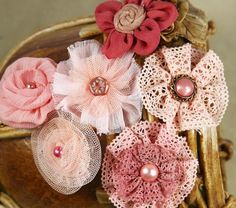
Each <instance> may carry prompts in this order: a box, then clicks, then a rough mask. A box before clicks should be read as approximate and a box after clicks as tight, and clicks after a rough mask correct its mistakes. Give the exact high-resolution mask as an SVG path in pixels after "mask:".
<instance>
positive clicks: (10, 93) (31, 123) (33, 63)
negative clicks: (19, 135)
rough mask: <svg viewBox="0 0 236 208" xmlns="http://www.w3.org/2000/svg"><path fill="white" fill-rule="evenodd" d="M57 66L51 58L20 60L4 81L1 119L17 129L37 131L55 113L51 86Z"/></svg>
mask: <svg viewBox="0 0 236 208" xmlns="http://www.w3.org/2000/svg"><path fill="white" fill-rule="evenodd" d="M55 70H56V63H55V62H54V61H52V60H51V59H48V58H20V59H18V60H17V61H15V62H14V63H13V64H11V65H10V66H9V67H8V68H7V69H6V71H5V73H4V75H3V77H2V79H1V81H0V120H1V121H2V122H3V123H5V124H7V125H9V126H12V127H16V128H27V129H28V128H35V127H37V126H39V125H41V124H42V123H44V122H45V120H46V119H47V116H48V114H49V113H50V112H51V111H52V110H54V103H53V99H52V92H51V87H50V85H51V83H52V79H53V75H54V73H55Z"/></svg>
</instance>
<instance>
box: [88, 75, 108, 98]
mask: <svg viewBox="0 0 236 208" xmlns="http://www.w3.org/2000/svg"><path fill="white" fill-rule="evenodd" d="M89 89H90V92H91V93H92V94H93V95H95V96H103V95H106V94H107V92H108V90H109V84H108V82H107V80H106V79H104V78H102V77H96V78H94V79H92V80H91V81H90V83H89Z"/></svg>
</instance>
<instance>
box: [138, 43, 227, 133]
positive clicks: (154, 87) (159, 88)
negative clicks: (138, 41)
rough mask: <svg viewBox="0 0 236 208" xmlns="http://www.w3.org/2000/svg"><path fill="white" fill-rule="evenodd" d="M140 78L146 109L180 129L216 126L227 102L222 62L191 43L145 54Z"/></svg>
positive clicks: (210, 52)
mask: <svg viewBox="0 0 236 208" xmlns="http://www.w3.org/2000/svg"><path fill="white" fill-rule="evenodd" d="M139 82H140V88H141V94H142V99H143V103H144V106H145V107H146V109H147V110H148V111H149V112H150V113H151V114H153V115H155V116H156V117H158V118H160V119H162V120H163V121H165V122H166V123H167V124H168V125H169V124H170V125H171V126H172V125H173V126H174V127H175V128H176V129H177V130H181V131H184V130H189V129H201V128H202V127H208V126H209V127H211V126H217V125H218V124H219V123H220V121H221V119H222V117H223V114H224V112H225V110H226V107H227V104H228V89H227V86H226V83H225V78H224V67H223V63H222V62H221V61H220V59H219V57H218V56H217V55H216V54H215V53H214V52H213V51H211V50H210V51H209V52H207V53H203V52H201V51H199V50H197V49H195V48H193V47H192V46H191V44H185V45H183V46H181V47H177V48H166V47H164V48H162V49H161V50H160V51H158V52H157V53H156V54H153V55H151V56H149V57H148V58H146V61H145V64H144V67H143V70H142V73H141V74H140V78H139Z"/></svg>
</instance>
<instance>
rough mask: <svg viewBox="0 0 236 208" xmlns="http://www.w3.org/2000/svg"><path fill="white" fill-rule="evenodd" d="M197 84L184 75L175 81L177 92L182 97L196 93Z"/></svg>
mask: <svg viewBox="0 0 236 208" xmlns="http://www.w3.org/2000/svg"><path fill="white" fill-rule="evenodd" d="M194 91H195V86H194V82H193V81H192V80H191V78H188V77H182V78H179V79H178V80H177V81H176V82H175V92H176V93H177V95H178V96H179V97H181V98H188V97H191V96H192V95H193V94H194Z"/></svg>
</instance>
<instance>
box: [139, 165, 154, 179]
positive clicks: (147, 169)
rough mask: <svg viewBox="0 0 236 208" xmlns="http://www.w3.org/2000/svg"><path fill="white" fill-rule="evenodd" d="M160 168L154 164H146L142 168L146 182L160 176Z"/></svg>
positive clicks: (142, 176) (142, 175)
mask: <svg viewBox="0 0 236 208" xmlns="http://www.w3.org/2000/svg"><path fill="white" fill-rule="evenodd" d="M158 174H159V171H158V168H157V166H156V165H154V164H146V165H144V166H143V167H142V168H141V171H140V176H141V178H142V179H143V180H144V181H146V182H154V181H155V180H156V179H157V178H158Z"/></svg>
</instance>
